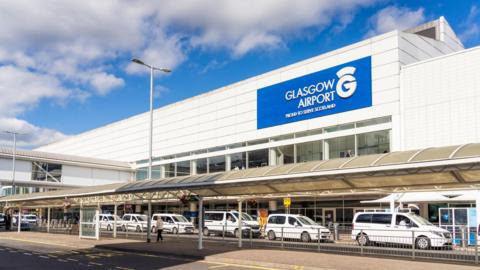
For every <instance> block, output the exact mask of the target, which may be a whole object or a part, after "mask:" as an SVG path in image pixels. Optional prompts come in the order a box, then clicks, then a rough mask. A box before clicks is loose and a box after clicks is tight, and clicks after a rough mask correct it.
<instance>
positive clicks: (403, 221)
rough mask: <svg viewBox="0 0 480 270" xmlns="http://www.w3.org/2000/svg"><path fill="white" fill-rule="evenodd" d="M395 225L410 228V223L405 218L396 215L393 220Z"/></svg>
mask: <svg viewBox="0 0 480 270" xmlns="http://www.w3.org/2000/svg"><path fill="white" fill-rule="evenodd" d="M395 225H400V226H410V225H412V221H411V220H410V219H409V218H408V217H406V216H403V215H398V214H397V217H396V218H395Z"/></svg>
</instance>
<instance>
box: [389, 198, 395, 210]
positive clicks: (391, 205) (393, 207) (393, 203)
mask: <svg viewBox="0 0 480 270" xmlns="http://www.w3.org/2000/svg"><path fill="white" fill-rule="evenodd" d="M390 212H395V199H394V198H390Z"/></svg>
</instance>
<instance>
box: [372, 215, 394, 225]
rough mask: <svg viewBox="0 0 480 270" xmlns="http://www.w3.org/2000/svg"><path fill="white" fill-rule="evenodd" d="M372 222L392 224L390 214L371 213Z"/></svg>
mask: <svg viewBox="0 0 480 270" xmlns="http://www.w3.org/2000/svg"><path fill="white" fill-rule="evenodd" d="M372 223H376V224H392V215H391V214H376V215H372Z"/></svg>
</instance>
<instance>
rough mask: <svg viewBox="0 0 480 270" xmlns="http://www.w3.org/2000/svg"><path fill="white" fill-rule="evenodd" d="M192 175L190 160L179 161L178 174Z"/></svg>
mask: <svg viewBox="0 0 480 270" xmlns="http://www.w3.org/2000/svg"><path fill="white" fill-rule="evenodd" d="M186 175H190V160H187V161H180V162H177V176H186Z"/></svg>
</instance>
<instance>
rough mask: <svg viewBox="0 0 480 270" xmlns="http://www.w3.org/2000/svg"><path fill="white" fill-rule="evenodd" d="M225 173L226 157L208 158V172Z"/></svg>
mask: <svg viewBox="0 0 480 270" xmlns="http://www.w3.org/2000/svg"><path fill="white" fill-rule="evenodd" d="M224 171H225V156H218V157H210V158H208V172H209V173H214V172H224Z"/></svg>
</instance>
